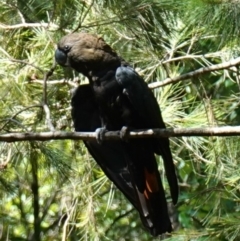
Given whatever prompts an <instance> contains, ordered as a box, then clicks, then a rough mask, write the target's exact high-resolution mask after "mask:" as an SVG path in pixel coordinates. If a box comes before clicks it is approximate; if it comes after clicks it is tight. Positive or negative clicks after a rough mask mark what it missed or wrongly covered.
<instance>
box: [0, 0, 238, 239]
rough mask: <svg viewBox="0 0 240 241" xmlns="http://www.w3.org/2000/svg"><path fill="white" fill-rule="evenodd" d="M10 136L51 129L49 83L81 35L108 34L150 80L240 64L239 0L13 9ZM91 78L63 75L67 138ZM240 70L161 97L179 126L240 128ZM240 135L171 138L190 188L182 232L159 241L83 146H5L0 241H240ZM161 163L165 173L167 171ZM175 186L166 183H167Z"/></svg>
mask: <svg viewBox="0 0 240 241" xmlns="http://www.w3.org/2000/svg"><path fill="white" fill-rule="evenodd" d="M0 13H1V14H0V33H1V34H0V40H1V45H0V87H1V88H0V109H1V113H0V129H1V133H9V132H26V131H28V132H41V131H49V128H48V125H47V123H46V115H45V112H44V110H43V108H42V102H43V98H44V97H43V79H44V74H45V73H46V72H47V71H48V70H49V69H50V68H51V66H52V64H53V56H54V49H55V48H56V43H57V42H58V40H59V39H60V38H61V37H62V36H63V35H65V34H67V33H70V32H73V31H88V32H91V33H96V34H98V35H101V36H102V37H103V38H104V39H105V40H106V42H108V43H109V44H110V45H111V46H112V47H113V48H114V49H115V50H116V51H117V52H118V53H119V54H120V55H121V56H123V57H124V58H125V59H126V60H127V61H128V62H130V63H131V64H132V65H133V66H134V67H135V68H136V69H137V70H138V72H139V73H140V74H141V75H142V76H144V78H145V80H146V81H147V82H148V83H151V82H157V81H162V80H164V79H166V78H167V77H175V76H179V75H181V74H184V73H188V72H190V71H194V70H196V69H198V68H200V67H206V66H211V65H213V64H218V63H221V62H224V61H229V60H231V59H234V58H236V57H237V56H239V52H240V48H239V45H238V42H239V28H240V24H239V23H240V14H239V13H240V3H239V1H234V0H232V1H225V0H211V1H210V0H182V1H180V0H168V1H166V0H142V1H141V0H133V1H119V0H85V1H84V0H59V1H55V0H2V1H1V2H0ZM80 81H81V82H84V81H85V79H84V78H83V77H82V76H79V75H78V74H77V73H74V72H72V71H71V70H68V69H62V68H60V67H57V68H56V70H55V72H54V74H53V75H52V76H51V77H50V78H49V79H48V86H47V101H48V106H49V109H50V113H51V119H52V122H53V125H54V127H55V129H56V130H62V131H70V130H73V128H72V122H71V118H70V92H71V89H72V88H73V87H74V86H76V85H77V84H78V83H79V82H80ZM239 90H240V81H239V74H238V68H236V67H233V68H230V69H225V70H222V71H214V72H211V73H208V74H204V75H200V76H198V77H195V78H193V79H190V80H185V81H182V82H180V83H177V84H174V85H167V86H165V87H161V88H156V89H154V93H155V95H156V97H157V99H158V101H159V104H160V106H161V110H162V113H163V117H164V120H165V122H166V124H167V126H169V127H179V128H180V127H181V128H184V127H206V126H222V125H238V123H239V122H240V115H239V114H240V109H239ZM239 144H240V140H239V137H224V138H218V137H208V138H207V137H187V138H186V137H182V138H171V149H172V152H173V155H174V160H175V164H176V168H177V170H178V177H179V183H180V199H179V203H178V204H177V206H176V207H172V205H171V200H170V198H169V192H168V186H167V184H166V185H165V189H166V190H167V198H168V200H169V210H170V213H171V217H172V219H173V224H174V227H175V232H174V233H173V234H172V235H171V236H170V235H168V236H164V237H159V238H156V239H153V238H152V237H150V236H149V235H148V234H147V233H146V232H145V231H144V230H143V228H142V225H141V223H140V220H139V218H138V214H137V213H136V211H134V210H133V207H132V206H131V205H130V204H129V203H128V202H127V201H126V200H125V198H124V197H123V195H122V194H121V193H120V192H119V191H118V190H116V188H115V187H114V186H113V185H112V184H111V183H110V182H109V181H108V180H107V178H106V177H105V175H104V173H103V172H102V171H101V169H100V168H99V167H98V166H97V165H96V163H95V162H94V160H93V159H92V157H91V156H90V155H89V154H88V153H87V151H86V149H85V148H84V146H83V144H82V142H81V141H49V142H44V143H42V142H27V141H26V142H19V143H3V142H2V143H0V173H1V175H0V183H1V185H0V190H1V191H0V197H1V198H0V204H1V210H0V239H1V240H6V241H7V240H11V241H21V240H28V241H31V240H32V241H40V240H41V241H50V240H51V241H54V240H56V241H58V240H59V241H60V240H61V241H63V240H69V241H76V240H94V241H97V240H106V241H107V240H119V241H138V240H139V241H140V240H141V241H144V240H161V239H163V238H166V240H169V241H170V240H171V241H177V240H178V241H182V240H183V241H185V240H189V241H202V240H220V241H222V240H223V241H225V240H240V219H239V209H240V206H239V201H240V175H239V173H240V170H239V169H240V165H239V164H240V161H239V156H240V153H239ZM160 159H161V158H159V169H160V172H161V173H162V174H163V178H164V170H163V168H162V162H161V160H160ZM165 183H166V182H165Z"/></svg>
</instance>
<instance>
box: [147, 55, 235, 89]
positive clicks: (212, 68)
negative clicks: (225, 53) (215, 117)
mask: <svg viewBox="0 0 240 241" xmlns="http://www.w3.org/2000/svg"><path fill="white" fill-rule="evenodd" d="M239 64H240V57H239V58H236V59H233V60H230V61H227V62H223V63H221V64H215V65H212V66H208V67H202V68H200V69H197V70H194V71H192V72H189V73H186V74H183V75H180V76H177V77H173V78H166V79H165V80H162V81H158V82H154V83H151V84H149V88H150V89H155V88H158V87H162V86H165V85H168V84H174V83H177V82H179V81H181V80H186V79H190V78H193V77H197V76H199V75H201V74H205V73H209V72H212V71H216V70H222V69H228V68H230V67H233V66H237V65H239Z"/></svg>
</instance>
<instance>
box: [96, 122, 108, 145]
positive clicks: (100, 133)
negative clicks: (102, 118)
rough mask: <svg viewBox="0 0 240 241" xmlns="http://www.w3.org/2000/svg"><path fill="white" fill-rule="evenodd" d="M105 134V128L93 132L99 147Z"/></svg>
mask: <svg viewBox="0 0 240 241" xmlns="http://www.w3.org/2000/svg"><path fill="white" fill-rule="evenodd" d="M106 132H107V128H106V127H105V126H104V127H100V128H97V129H96V130H95V134H96V140H97V143H98V144H100V145H101V144H102V142H103V140H104V135H105V133H106Z"/></svg>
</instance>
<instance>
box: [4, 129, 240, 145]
mask: <svg viewBox="0 0 240 241" xmlns="http://www.w3.org/2000/svg"><path fill="white" fill-rule="evenodd" d="M179 136H240V126H224V127H205V128H204V127H203V128H171V129H149V130H135V131H131V132H130V133H129V138H153V137H154V138H162V137H179ZM103 139H104V140H121V138H120V131H108V132H106V133H105V134H104V137H103ZM49 140H96V133H95V132H61V131H55V132H41V133H8V134H2V135H0V141H5V142H17V141H49Z"/></svg>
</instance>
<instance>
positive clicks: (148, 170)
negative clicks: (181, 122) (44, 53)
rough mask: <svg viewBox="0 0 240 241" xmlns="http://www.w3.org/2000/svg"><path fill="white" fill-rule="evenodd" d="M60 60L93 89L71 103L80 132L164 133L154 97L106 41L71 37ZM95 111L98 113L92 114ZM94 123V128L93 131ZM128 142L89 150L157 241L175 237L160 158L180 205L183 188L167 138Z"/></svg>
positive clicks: (62, 47) (78, 35) (61, 44)
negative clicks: (171, 234)
mask: <svg viewBox="0 0 240 241" xmlns="http://www.w3.org/2000/svg"><path fill="white" fill-rule="evenodd" d="M55 58H56V61H57V63H59V64H60V65H61V66H68V67H71V68H73V69H74V70H76V71H77V72H79V73H81V74H83V75H84V76H86V77H87V78H88V80H89V85H87V86H88V87H86V86H85V87H81V86H80V87H79V88H78V89H77V90H76V93H75V94H74V96H73V99H72V105H73V112H72V116H73V120H74V126H75V129H76V131H89V130H93V129H95V128H97V127H102V129H105V130H109V131H116V130H121V129H122V130H123V129H124V127H125V129H124V130H126V128H127V129H129V128H131V129H149V128H165V124H164V122H163V119H162V116H161V111H160V108H159V105H158V103H157V100H156V99H155V97H154V95H153V93H152V91H151V90H150V89H149V88H148V86H147V84H146V83H145V82H144V80H143V79H142V78H141V77H140V76H139V75H138V74H137V73H136V72H135V71H134V69H132V68H131V67H130V65H129V64H128V63H127V62H125V61H124V59H122V58H121V57H120V56H118V55H117V53H116V52H115V51H114V50H112V48H111V47H110V46H109V45H108V44H106V43H105V42H104V40H103V39H102V38H99V37H97V36H96V35H92V34H89V33H73V34H69V35H66V36H65V37H63V38H62V39H61V40H60V42H59V43H58V48H57V50H56V52H55ZM84 89H85V90H84ZM86 93H87V94H86ZM87 102H88V103H90V102H91V107H89V106H88V107H89V110H88V108H85V107H86V106H85V103H87ZM84 106H85V107H84ZM93 106H94V110H95V111H92V110H91V111H90V109H91V108H92V107H93ZM93 113H94V114H93ZM88 120H91V121H88ZM90 123H94V124H93V125H91V126H90ZM85 124H87V125H85ZM88 124H89V126H88ZM79 126H80V127H79ZM125 134H126V133H125ZM124 139H125V138H124ZM124 139H123V141H112V142H109V141H104V142H103V143H102V144H99V143H98V142H97V141H92V142H91V141H88V142H85V145H86V146H87V148H88V150H89V152H90V153H91V154H92V156H93V158H94V159H95V160H96V161H97V163H98V164H99V165H100V166H101V167H102V169H103V171H104V172H105V173H106V175H107V176H108V177H109V178H110V180H112V181H113V182H114V183H115V185H116V186H117V187H118V188H119V189H120V190H121V191H122V192H123V193H124V194H125V196H126V197H127V198H128V199H129V201H130V202H131V203H132V204H133V205H134V207H135V208H136V209H137V210H138V212H139V214H140V217H141V220H142V223H143V225H144V226H145V228H147V230H148V231H149V232H150V233H151V234H152V235H153V236H157V235H159V234H162V233H165V232H171V231H172V225H171V222H170V218H169V215H168V208H167V202H166V199H165V193H164V189H163V186H162V182H161V179H160V174H159V171H158V166H157V162H156V159H155V154H158V155H161V156H162V158H163V161H164V167H165V171H166V175H167V180H168V183H169V186H170V192H171V197H172V200H173V203H174V204H176V203H177V199H178V182H177V177H176V173H175V167H174V163H173V158H172V154H171V151H170V147H169V140H168V138H159V139H128V140H127V141H126V140H124Z"/></svg>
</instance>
